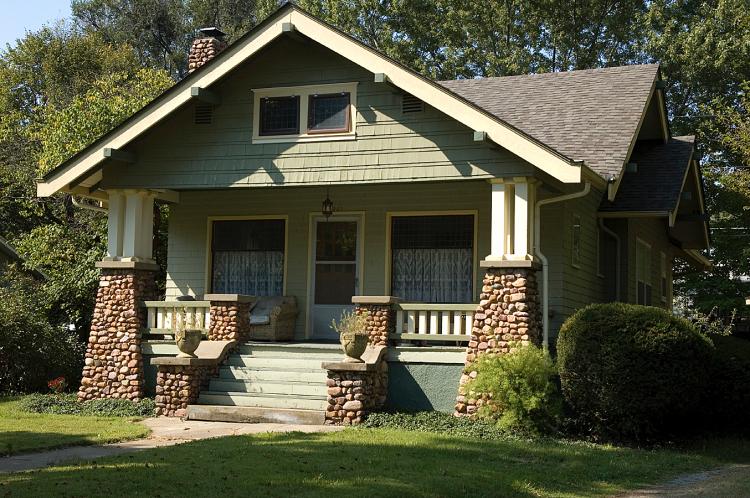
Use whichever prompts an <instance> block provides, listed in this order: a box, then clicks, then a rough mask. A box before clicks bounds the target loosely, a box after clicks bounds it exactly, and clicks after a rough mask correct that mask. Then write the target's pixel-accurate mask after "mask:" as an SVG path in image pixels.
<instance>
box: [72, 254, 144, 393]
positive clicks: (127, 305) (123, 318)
mask: <svg viewBox="0 0 750 498" xmlns="http://www.w3.org/2000/svg"><path fill="white" fill-rule="evenodd" d="M97 267H99V268H101V275H100V277H99V289H98V290H97V294H96V304H95V307H94V316H93V319H92V320H91V332H90V335H89V341H88V346H87V347H86V356H85V360H84V361H85V364H84V367H83V374H82V379H81V387H80V389H79V390H78V399H79V400H81V401H85V400H89V399H95V398H123V399H130V400H133V401H136V400H139V399H141V398H142V397H143V387H144V386H143V383H144V380H143V356H142V353H141V330H142V328H143V326H144V325H145V323H146V322H145V310H143V309H142V308H141V303H142V302H143V301H147V300H151V299H154V298H155V297H156V284H155V282H154V271H155V270H156V269H157V268H158V267H156V265H153V264H145V263H135V262H131V263H122V262H117V264H115V263H111V264H110V262H101V263H97Z"/></svg>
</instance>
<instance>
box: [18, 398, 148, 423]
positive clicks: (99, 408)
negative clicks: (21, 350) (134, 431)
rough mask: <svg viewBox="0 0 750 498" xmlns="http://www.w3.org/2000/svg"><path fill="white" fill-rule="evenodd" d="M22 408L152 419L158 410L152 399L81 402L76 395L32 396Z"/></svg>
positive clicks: (46, 411)
mask: <svg viewBox="0 0 750 498" xmlns="http://www.w3.org/2000/svg"><path fill="white" fill-rule="evenodd" d="M20 406H21V409H23V410H25V411H27V412H32V413H49V414H56V415H92V416H98V417H152V416H154V410H155V408H156V405H155V403H154V400H152V399H150V398H145V399H142V400H140V401H136V402H133V401H129V400H127V399H115V398H101V399H92V400H89V401H84V402H79V401H78V399H77V396H76V395H75V394H30V395H28V396H25V397H24V398H23V399H22V400H21V403H20Z"/></svg>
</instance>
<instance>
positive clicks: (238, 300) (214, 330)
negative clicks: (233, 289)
mask: <svg viewBox="0 0 750 498" xmlns="http://www.w3.org/2000/svg"><path fill="white" fill-rule="evenodd" d="M203 299H204V300H206V301H210V302H211V308H210V313H211V322H210V327H209V329H208V340H209V341H244V340H247V339H248V335H249V329H250V306H251V304H252V303H253V302H254V301H255V298H254V297H252V296H243V295H241V294H206V295H204V296H203Z"/></svg>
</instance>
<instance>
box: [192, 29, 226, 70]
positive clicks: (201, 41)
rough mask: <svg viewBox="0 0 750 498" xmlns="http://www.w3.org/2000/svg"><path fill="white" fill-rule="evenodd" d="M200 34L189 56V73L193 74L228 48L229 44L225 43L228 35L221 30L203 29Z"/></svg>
mask: <svg viewBox="0 0 750 498" xmlns="http://www.w3.org/2000/svg"><path fill="white" fill-rule="evenodd" d="M198 32H199V33H200V34H199V35H198V37H197V38H196V39H195V40H193V45H192V46H191V47H190V55H189V56H188V72H191V73H192V72H193V71H195V70H196V69H198V68H199V67H201V66H202V65H203V64H205V63H206V62H208V61H210V60H211V59H213V58H214V57H216V55H217V54H218V53H219V52H221V51H222V50H224V49H225V48H227V43H226V42H225V41H224V36H226V34H225V33H224V32H223V31H221V30H220V29H218V28H213V27H212V28H203V29H199V30H198Z"/></svg>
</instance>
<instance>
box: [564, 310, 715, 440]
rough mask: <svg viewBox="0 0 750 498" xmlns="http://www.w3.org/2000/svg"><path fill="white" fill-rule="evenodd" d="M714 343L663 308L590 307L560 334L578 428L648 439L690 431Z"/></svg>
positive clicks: (601, 434) (567, 388)
mask: <svg viewBox="0 0 750 498" xmlns="http://www.w3.org/2000/svg"><path fill="white" fill-rule="evenodd" d="M712 348H713V347H712V344H711V342H710V341H709V339H707V338H706V337H705V336H704V335H702V334H701V333H700V332H699V331H698V330H697V329H696V328H695V327H693V326H692V325H691V324H690V323H689V322H687V321H686V320H683V319H681V318H677V317H675V316H673V315H671V314H670V313H669V312H667V311H666V310H662V309H659V308H653V307H647V306H636V305H631V304H623V303H608V304H594V305H590V306H587V307H585V308H583V309H581V310H579V311H578V312H576V313H575V314H574V315H573V316H571V317H570V318H568V320H566V321H565V323H564V324H563V326H562V328H561V329H560V335H559V337H558V340H557V352H558V369H559V372H560V381H561V385H562V392H563V396H564V397H565V400H566V401H567V403H568V404H569V407H570V409H571V411H572V417H573V422H574V425H575V426H576V427H577V429H578V430H581V431H584V432H586V433H588V434H589V435H591V436H593V437H595V438H600V439H615V440H629V441H646V440H653V439H663V438H665V437H669V436H672V435H675V434H679V433H684V432H685V431H689V430H691V428H692V426H694V425H695V424H696V423H697V422H696V421H695V418H696V417H695V415H696V414H697V413H698V407H699V404H700V402H701V398H702V396H703V393H704V392H705V389H706V387H707V382H708V377H709V376H708V372H709V363H710V361H711V356H712Z"/></svg>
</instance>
